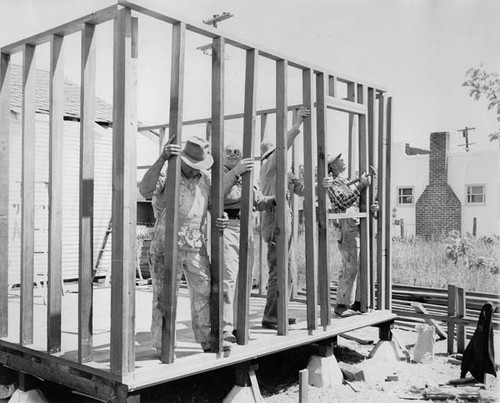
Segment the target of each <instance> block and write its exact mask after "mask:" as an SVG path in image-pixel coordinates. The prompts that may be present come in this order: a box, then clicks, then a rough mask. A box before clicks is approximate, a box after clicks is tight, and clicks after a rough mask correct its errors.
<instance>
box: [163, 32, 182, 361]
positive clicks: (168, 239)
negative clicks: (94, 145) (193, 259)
mask: <svg viewBox="0 0 500 403" xmlns="http://www.w3.org/2000/svg"><path fill="white" fill-rule="evenodd" d="M185 43H186V24H185V23H183V22H178V23H177V24H175V25H173V27H172V63H171V78H170V117H169V126H168V130H169V135H168V137H169V138H172V137H173V136H176V137H175V140H174V141H175V142H176V144H181V142H182V113H183V105H184V54H185V52H184V50H185ZM180 175H181V159H180V157H178V156H174V157H172V158H170V160H169V164H168V170H167V179H166V183H165V186H167V187H168V189H172V191H171V192H169V193H168V194H167V200H166V206H167V207H166V209H167V212H166V214H167V216H168V217H171V219H170V220H167V225H166V226H165V273H166V275H165V290H164V291H163V296H164V298H163V299H162V301H161V306H162V322H163V324H162V345H161V355H160V359H161V361H162V362H165V363H172V362H173V361H174V358H175V357H174V348H175V319H176V310H177V231H178V227H179V223H178V206H179V195H180V190H179V189H180Z"/></svg>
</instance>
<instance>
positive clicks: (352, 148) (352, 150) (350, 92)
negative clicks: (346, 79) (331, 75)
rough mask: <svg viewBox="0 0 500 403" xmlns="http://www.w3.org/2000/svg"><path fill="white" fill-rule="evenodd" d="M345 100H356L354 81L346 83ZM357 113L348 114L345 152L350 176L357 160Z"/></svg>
mask: <svg viewBox="0 0 500 403" xmlns="http://www.w3.org/2000/svg"><path fill="white" fill-rule="evenodd" d="M347 100H348V101H351V102H356V101H357V91H356V83H352V82H351V83H348V84H347ZM357 128H358V115H355V114H353V113H350V114H349V123H348V131H347V132H348V136H349V137H348V143H347V154H348V160H349V166H348V167H347V175H348V176H349V178H351V177H352V176H353V175H354V174H355V172H354V171H355V167H356V166H357V164H356V163H357V161H358V159H359V158H358V148H357V144H358V130H357Z"/></svg>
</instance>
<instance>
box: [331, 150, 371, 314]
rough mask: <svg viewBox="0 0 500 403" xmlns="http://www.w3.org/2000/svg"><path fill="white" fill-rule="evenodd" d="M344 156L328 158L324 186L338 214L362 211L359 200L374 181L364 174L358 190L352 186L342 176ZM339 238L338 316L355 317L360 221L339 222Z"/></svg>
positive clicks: (357, 295) (337, 235)
mask: <svg viewBox="0 0 500 403" xmlns="http://www.w3.org/2000/svg"><path fill="white" fill-rule="evenodd" d="M341 157H342V154H338V155H335V156H328V174H329V177H327V178H324V179H323V183H322V185H323V187H324V188H326V189H328V196H329V198H330V202H331V206H332V209H333V212H334V213H345V212H346V211H347V210H351V211H353V212H355V213H356V212H358V206H357V203H358V200H359V195H360V192H361V190H363V189H364V188H365V187H367V186H369V185H370V178H369V177H368V176H367V175H366V174H365V173H363V174H362V175H361V176H360V178H359V182H358V183H357V184H356V186H355V187H354V188H351V187H350V186H349V185H348V182H349V180H348V179H346V178H344V177H342V176H341V175H340V174H341V173H342V172H344V171H345V169H346V165H345V163H344V160H343V159H342V158H341ZM334 225H335V235H336V238H337V241H338V243H337V245H338V248H339V252H340V256H341V259H342V267H341V268H340V273H339V280H338V285H337V304H336V306H335V313H336V314H337V315H338V316H341V317H347V316H351V315H354V314H356V313H357V311H359V309H360V306H359V300H360V299H359V287H358V285H357V282H359V276H358V272H359V257H358V250H359V236H360V233H359V222H358V220H357V219H353V218H342V219H338V220H335V224H334Z"/></svg>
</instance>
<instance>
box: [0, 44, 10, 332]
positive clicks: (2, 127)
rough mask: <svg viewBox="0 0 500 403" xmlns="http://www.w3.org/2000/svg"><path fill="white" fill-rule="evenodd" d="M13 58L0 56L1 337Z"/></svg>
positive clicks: (6, 276) (2, 328)
mask: <svg viewBox="0 0 500 403" xmlns="http://www.w3.org/2000/svg"><path fill="white" fill-rule="evenodd" d="M9 93H10V55H8V54H5V53H2V54H0V186H1V188H2V189H4V190H3V191H2V192H0V337H7V335H8V328H9V321H8V319H9V315H8V302H9V299H8V297H9V295H8V294H9V293H8V291H9V191H8V189H9V160H10V155H9V149H10V147H9V144H10V130H9V128H10V96H9Z"/></svg>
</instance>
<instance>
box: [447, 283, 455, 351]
mask: <svg viewBox="0 0 500 403" xmlns="http://www.w3.org/2000/svg"><path fill="white" fill-rule="evenodd" d="M456 313H457V287H455V286H454V285H452V284H448V317H449V318H450V319H454V318H455V315H456ZM454 340H455V322H454V321H453V320H449V321H448V339H447V342H448V354H452V353H453V352H454V348H455V343H454Z"/></svg>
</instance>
